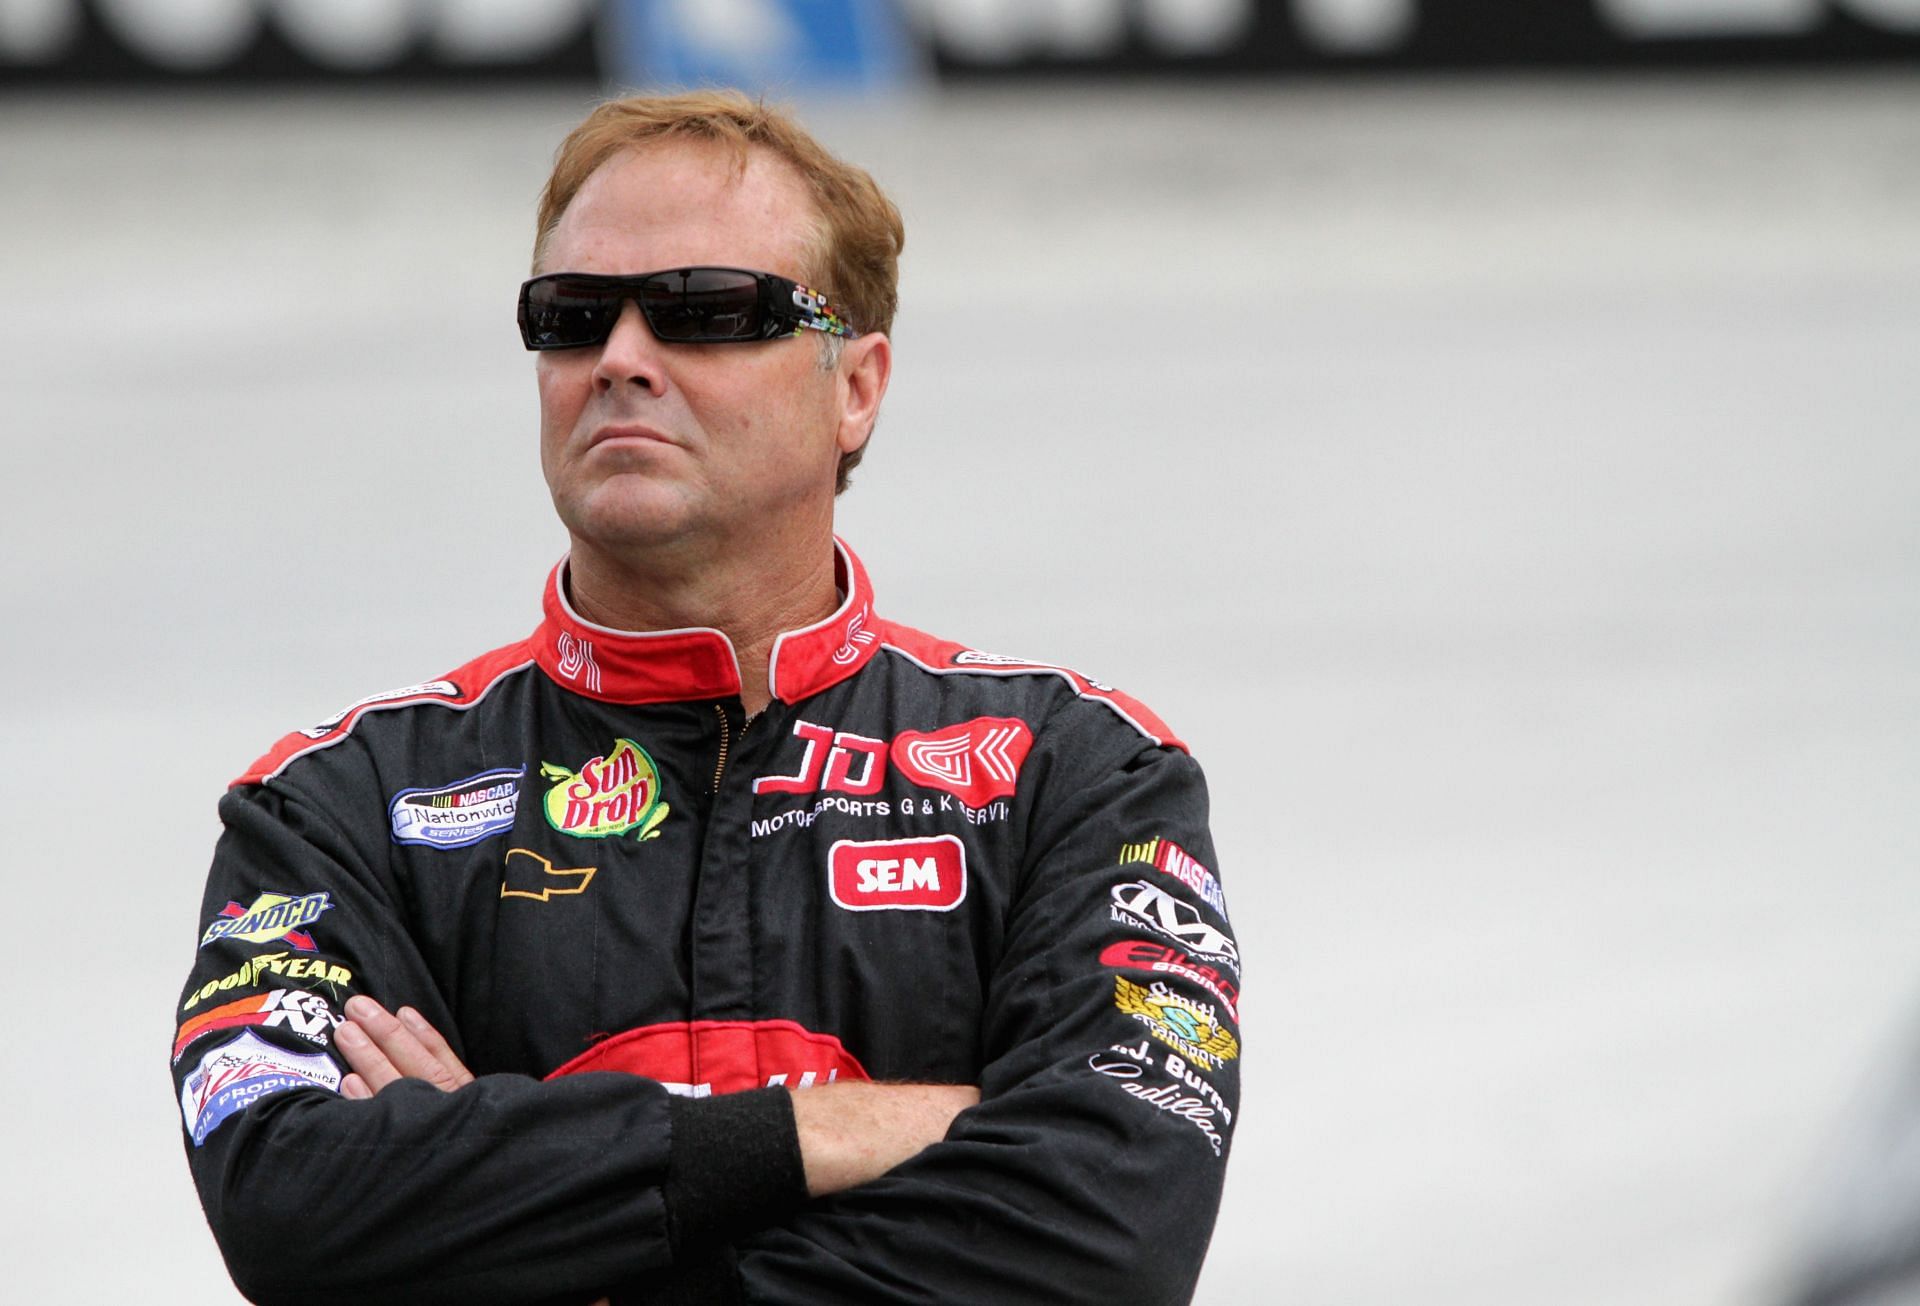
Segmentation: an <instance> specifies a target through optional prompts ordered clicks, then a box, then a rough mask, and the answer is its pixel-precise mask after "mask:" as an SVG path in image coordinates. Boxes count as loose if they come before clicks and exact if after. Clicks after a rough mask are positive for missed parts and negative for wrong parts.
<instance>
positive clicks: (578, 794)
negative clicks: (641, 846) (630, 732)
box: [540, 739, 670, 839]
mask: <svg viewBox="0 0 1920 1306" xmlns="http://www.w3.org/2000/svg"><path fill="white" fill-rule="evenodd" d="M540 774H541V775H542V776H543V777H545V778H546V779H548V780H551V781H553V782H554V784H553V788H551V789H549V790H547V796H546V798H545V799H544V800H543V802H542V804H541V806H542V808H543V809H544V810H545V812H546V814H547V824H549V825H551V826H552V827H553V828H554V829H556V830H558V831H559V832H560V833H561V834H570V835H572V836H573V837H574V838H576V839H611V838H614V837H616V836H618V835H623V834H626V833H628V832H629V831H632V832H633V837H634V838H636V839H652V838H654V837H655V836H657V835H658V834H659V833H660V823H661V822H662V821H664V820H666V819H667V813H668V811H669V810H670V809H669V808H668V807H667V805H666V804H665V803H663V802H661V801H660V772H659V770H658V769H657V768H655V766H654V764H653V759H652V758H651V757H648V756H647V750H646V749H644V748H642V747H640V745H638V744H636V743H634V742H633V741H632V740H631V739H616V740H614V741H613V747H612V748H611V749H609V750H608V751H607V753H606V754H605V756H602V757H596V758H594V759H593V760H592V761H591V762H588V763H586V764H585V765H584V766H582V767H581V768H580V769H579V770H577V771H569V770H567V769H566V768H565V767H563V766H555V765H553V764H552V763H551V762H543V763H541V764H540Z"/></svg>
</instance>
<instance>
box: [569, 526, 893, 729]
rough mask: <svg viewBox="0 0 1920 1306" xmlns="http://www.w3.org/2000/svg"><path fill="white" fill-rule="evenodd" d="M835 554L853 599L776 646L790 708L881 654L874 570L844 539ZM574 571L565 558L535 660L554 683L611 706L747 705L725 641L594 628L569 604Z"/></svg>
mask: <svg viewBox="0 0 1920 1306" xmlns="http://www.w3.org/2000/svg"><path fill="white" fill-rule="evenodd" d="M833 549H834V583H835V584H836V585H838V586H839V589H840V592H841V593H842V594H843V595H845V598H843V599H842V600H841V603H840V606H839V607H838V608H835V609H834V611H833V613H832V615H830V616H828V617H826V618H824V619H822V620H820V621H817V622H815V623H814V624H813V625H811V626H802V627H801V628H800V629H799V630H789V631H786V632H785V633H783V634H782V635H781V636H780V637H779V638H778V639H776V640H774V642H773V655H772V657H771V658H770V659H769V666H768V668H767V674H768V687H769V689H770V690H771V691H772V694H773V696H774V697H775V698H777V699H779V700H780V701H781V702H783V703H797V702H799V701H800V700H801V699H803V698H807V697H809V696H810V695H813V694H817V693H819V692H820V691H821V690H823V689H825V688H827V687H828V686H830V685H836V684H838V683H839V682H841V681H842V680H845V679H846V678H847V677H848V676H851V675H852V674H853V673H854V672H856V671H858V670H859V669H860V668H861V667H862V666H864V665H865V664H866V661H867V659H868V658H870V657H872V656H873V654H874V651H875V649H877V648H878V647H879V640H878V638H877V637H876V635H875V633H874V631H873V630H872V629H871V627H872V626H873V625H874V616H873V585H872V583H871V582H870V581H868V579H867V569H866V568H865V567H862V566H861V565H860V559H858V558H856V557H854V556H853V550H851V549H849V548H848V547H847V546H846V544H845V543H844V542H843V541H841V540H840V539H839V538H838V537H835V539H834V542H833ZM566 570H567V560H566V559H565V558H562V559H561V560H560V561H559V562H558V563H557V564H556V565H555V566H554V569H553V574H552V575H551V576H549V577H548V578H547V592H546V597H545V599H544V601H543V603H542V606H543V608H544V609H545V611H546V619H545V620H544V621H542V622H541V623H540V628H539V629H538V630H536V631H534V632H533V638H532V644H533V655H534V659H535V660H536V661H538V662H539V664H540V669H541V670H542V671H545V672H546V673H547V675H549V676H550V677H552V678H553V679H554V680H556V681H558V682H559V683H560V684H562V685H564V686H566V687H567V688H568V689H570V690H572V691H573V692H574V693H576V694H582V695H585V696H586V697H588V698H597V699H599V700H601V701H602V702H606V703H672V702H680V701H684V700H687V699H700V698H734V697H738V696H739V693H740V662H739V659H738V658H737V657H736V656H735V654H734V651H733V643H732V641H730V640H729V639H728V638H727V637H726V636H725V635H724V634H722V633H721V632H719V631H717V630H714V629H713V628H711V627H708V626H695V627H690V628H688V629H685V630H656V631H631V630H612V629H609V628H608V627H606V626H596V625H594V624H593V623H592V622H590V621H588V620H586V619H585V618H583V617H582V616H581V615H580V614H579V613H577V612H575V611H574V610H573V605H572V604H570V603H568V602H567V592H566Z"/></svg>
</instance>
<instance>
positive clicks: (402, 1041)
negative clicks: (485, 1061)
mask: <svg viewBox="0 0 1920 1306" xmlns="http://www.w3.org/2000/svg"><path fill="white" fill-rule="evenodd" d="M347 1016H348V1017H349V1019H347V1020H346V1021H344V1022H342V1023H341V1025H340V1028H339V1029H338V1030H336V1031H335V1032H334V1036H333V1039H334V1043H335V1044H336V1045H337V1046H338V1047H339V1049H340V1052H341V1054H342V1055H343V1056H345V1057H346V1059H347V1064H348V1065H350V1066H352V1067H353V1073H351V1074H349V1075H348V1076H347V1077H346V1079H345V1080H343V1081H342V1082H341V1084H340V1095H341V1096H342V1097H350V1098H369V1097H372V1096H373V1095H374V1094H375V1093H378V1092H379V1091H380V1090H381V1089H383V1088H385V1087H386V1086H387V1085H388V1084H391V1083H394V1082H395V1081H396V1080H401V1079H424V1080H425V1081H426V1082H427V1083H429V1084H432V1085H433V1086H434V1087H436V1088H438V1089H441V1090H442V1091H443V1092H448V1093H451V1092H453V1091H454V1090H455V1089H457V1088H460V1087H461V1086H462V1085H465V1084H471V1083H472V1082H473V1072H472V1071H470V1070H468V1069H467V1068H466V1067H465V1066H464V1065H462V1064H461V1062H460V1058H459V1057H457V1056H455V1055H454V1054H453V1049H452V1048H451V1047H449V1046H448V1045H447V1040H446V1039H445V1038H443V1037H441V1034H440V1031H439V1030H437V1029H435V1028H434V1027H433V1026H432V1025H430V1024H428V1023H427V1020H426V1017H424V1016H422V1015H421V1014H420V1013H419V1012H417V1011H415V1010H414V1009H413V1008H412V1007H402V1008H400V1011H399V1014H397V1015H395V1014H392V1013H390V1012H388V1011H387V1009H386V1008H385V1007H383V1006H381V1005H380V1004H379V1003H378V1002H375V1001H374V1000H373V999H372V998H369V997H366V996H365V995H359V996H356V997H353V998H351V999H349V1000H348V1002H347ZM979 1100H980V1090H979V1089H977V1088H974V1087H972V1086H971V1085H967V1084H868V1083H862V1082H860V1081H857V1080H850V1081H846V1082H842V1083H835V1084H822V1085H819V1086H817V1087H814V1088H807V1089H800V1090H797V1091H796V1092H795V1093H794V1095H793V1118H794V1124H795V1125H796V1126H797V1128H798V1130H799V1134H800V1160H801V1164H802V1165H803V1166H804V1167H805V1169H806V1174H807V1193H808V1195H809V1196H812V1197H820V1196H823V1195H825V1194H827V1193H837V1192H840V1191H841V1190H842V1189H846V1188H855V1187H858V1186H859V1185H861V1184H864V1183H866V1182H867V1181H869V1180H872V1179H878V1178H879V1177H880V1176H881V1175H883V1174H885V1173H886V1172H887V1171H889V1170H891V1169H893V1167H895V1166H896V1165H899V1164H900V1163H901V1162H902V1161H905V1160H906V1159H907V1158H908V1157H910V1156H912V1155H914V1154H915V1153H916V1152H918V1151H920V1150H921V1149H922V1148H925V1147H928V1146H931V1145H932V1144H934V1143H937V1142H939V1141H940V1140H941V1139H942V1138H945V1137H946V1135H947V1127H948V1126H949V1125H951V1124H952V1123H953V1118H954V1117H955V1116H957V1115H959V1114H960V1113H961V1112H962V1111H964V1110H966V1109H967V1108H968V1107H970V1106H972V1105H974V1104H975V1103H977V1102H978V1101H979Z"/></svg>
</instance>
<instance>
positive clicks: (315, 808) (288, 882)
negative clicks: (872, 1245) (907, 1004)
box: [172, 780, 805, 1303]
mask: <svg viewBox="0 0 1920 1306" xmlns="http://www.w3.org/2000/svg"><path fill="white" fill-rule="evenodd" d="M326 806H327V804H324V803H322V802H320V801H317V800H316V799H315V798H314V797H313V796H312V795H310V794H306V793H303V792H302V791H301V790H300V789H298V788H297V787H293V786H289V785H287V784H286V783H284V782H283V781H280V780H276V781H274V782H273V783H271V784H270V785H267V786H247V787H242V788H238V789H235V790H233V791H231V792H229V793H228V794H227V796H226V797H225V798H224V799H223V800H222V802H221V808H220V812H221V817H222V820H223V821H224V823H225V827H226V828H225V833H224V834H223V836H222V838H221V840H220V843H219V845H218V848H217V850H216V853H215V856H214V862H213V868H212V871H211V872H210V874H209V877H208V883H207V891H206V897H205V900H204V903H203V907H204V913H203V916H202V918H201V920H202V933H201V935H200V938H199V940H198V941H197V947H196V951H195V956H194V964H193V968H192V971H191V974H190V977H189V979H188V981H187V986H186V989H185V992H184V993H183V995H182V1006H181V1009H180V1011H179V1013H178V1015H177V1020H178V1027H177V1029H176V1030H175V1034H174V1044H173V1048H172V1055H173V1070H174V1089H175V1092H176V1094H177V1096H178V1099H179V1104H180V1109H181V1116H182V1120H183V1123H184V1125H185V1131H186V1139H185V1142H186V1152H187V1157H188V1161H189V1164H190V1166H191V1168H192V1171H193V1178H194V1182H195V1184H196V1186H197V1187H198V1189H199V1193H200V1200H201V1203H202V1205H203V1206H204V1207H205V1210H206V1215H207V1219H208V1222H209V1223H210V1224H211V1226H212V1228H213V1232H214V1236H215V1238H216V1240H217V1241H218V1243H219V1245H220V1249H221V1251H222V1253H223V1254H224V1256H225V1257H226V1261H227V1266H228V1269H229V1270H230V1272H231V1273H232V1274H233V1277H234V1281H235V1283H236V1284H237V1285H238V1286H239V1288H240V1289H241V1291H242V1292H243V1293H245V1294H246V1295H247V1296H248V1297H249V1298H251V1299H252V1300H255V1301H259V1302H289V1303H305V1302H337V1301H355V1302H368V1303H379V1302H463V1303H486V1302H529V1301H541V1300H554V1301H569V1300H572V1301H586V1300H588V1299H589V1298H591V1297H595V1296H598V1295H599V1291H600V1290H602V1289H604V1288H605V1287H606V1286H607V1285H610V1284H614V1283H619V1282H623V1281H627V1282H631V1281H645V1280H646V1279H648V1278H658V1277H660V1276H662V1275H663V1274H665V1273H668V1272H670V1271H671V1270H672V1268H673V1267H675V1266H679V1265H685V1264H690V1263H693V1262H696V1261H698V1260H699V1259H700V1258H701V1257H702V1256H704V1255H707V1254H710V1250H711V1246H712V1245H713V1244H714V1243H715V1242H720V1241H724V1240H726V1239H728V1238H732V1237H737V1236H739V1235H741V1234H744V1233H747V1232H750V1231H752V1230H755V1229H758V1228H761V1227H764V1226H765V1225H767V1224H768V1223H769V1222H771V1221H773V1220H775V1219H777V1218H779V1217H780V1216H782V1215H784V1214H786V1213H788V1212H790V1211H791V1210H792V1209H794V1208H795V1207H796V1206H797V1205H798V1203H799V1202H800V1201H802V1200H803V1199H804V1197H805V1182H804V1176H803V1174H802V1171H801V1168H800V1158H799V1147H798V1141H797V1138H796V1136H795V1133H794V1126H793V1116H792V1105H791V1099H790V1098H789V1097H788V1095H787V1094H786V1093H785V1092H784V1091H783V1090H779V1089H775V1090H770V1091H764V1092H760V1093H750V1094H740V1095H736V1096H734V1097H730V1098H714V1099H707V1100H702V1101H690V1100H684V1099H679V1098H670V1097H669V1095H668V1094H667V1092H666V1091H665V1089H663V1088H662V1087H661V1086H660V1085H659V1084H657V1083H655V1082H653V1081H650V1080H645V1079H640V1078H637V1077H634V1076H631V1075H624V1074H611V1073H601V1074H582V1075H575V1076H567V1077H563V1078H561V1079H558V1080H555V1081H552V1082H544V1081H539V1080H535V1079H532V1078H530V1077H527V1076H521V1075H510V1074H494V1075H483V1076H481V1077H480V1078H479V1079H477V1080H476V1081H475V1082H474V1083H472V1084H469V1085H467V1086H465V1087H463V1088H461V1089H460V1090H459V1091H457V1092H453V1093H444V1092H441V1091H439V1090H438V1089H435V1088H432V1087H430V1086H428V1085H427V1084H424V1083H421V1082H419V1081H413V1080H405V1081H401V1082H399V1083H396V1084H393V1085H391V1086H389V1087H388V1088H386V1089H385V1090H383V1091H382V1092H380V1093H379V1094H378V1095H377V1096H375V1097H373V1098H372V1099H369V1100H361V1101H354V1100H350V1099H347V1098H343V1097H341V1096H340V1095H339V1093H338V1089H339V1085H340V1082H341V1080H342V1078H343V1077H344V1075H345V1073H346V1069H347V1067H346V1063H345V1060H344V1058H343V1057H341V1056H340V1055H339V1054H338V1053H337V1050H336V1049H335V1047H334V1046H333V1040H332V1032H333V1029H334V1027H335V1026H337V1025H338V1024H339V1023H340V1020H341V1015H340V1009H341V1005H342V1004H343V1003H344V1002H345V1000H346V998H347V997H349V996H351V995H352V994H354V993H365V994H367V995H369V996H371V997H374V998H377V999H379V1000H380V1001H381V1002H383V1003H385V1004H386V1005H387V1006H388V1007H389V1008H390V1009H395V1008H398V1007H399V1006H400V1005H402V1004H410V1005H412V1006H414V1007H416V1008H418V1009H419V1010H420V1012H421V1013H422V1014H423V1015H424V1016H426V1018H427V1019H428V1020H429V1021H430V1022H432V1023H433V1024H434V1025H435V1027H436V1028H438V1029H440V1030H441V1031H442V1032H444V1033H446V1034H447V1035H448V1038H449V1041H450V1042H451V1043H452V1044H453V1046H454V1049H455V1051H456V1052H460V1051H461V1046H460V1037H459V1031H458V1029H457V1027H456V1024H455V1022H454V1020H453V1016H452V1013H451V1011H449V1010H448V1008H447V1005H446V1003H445V1001H444V999H443V998H442V996H441V994H440V992H439V990H438V987H437V985H436V984H435V983H434V980H433V978H432V976H431V974H430V973H429V971H428V968H427V966H426V963H425V962H424V961H423V959H422V957H421V956H420V954H419V952H418V950H417V948H416V946H415V945H414V943H413V941H412V939H411V937H410V936H409V934H408V932H407V930H406V929H405V927H404V916H403V911H402V908H401V906H400V904H399V903H398V901H397V900H396V896H395V892H394V890H393V888H392V885H391V882H390V881H389V880H387V879H385V878H384V875H383V868H382V867H380V866H378V865H376V864H374V858H375V857H376V856H377V853H376V852H374V851H373V850H365V849H359V848H356V846H355V845H354V843H353V841H351V840H350V839H348V838H346V837H345V836H344V835H342V834H341V833H340V831H339V829H338V828H337V826H336V825H335V824H334V823H333V822H332V821H330V820H329V819H328V817H327V816H326V813H325V809H326ZM721 1135H724V1136H728V1137H732V1138H736V1139H738V1140H740V1142H739V1145H738V1146H736V1147H733V1148H725V1149H722V1148H715V1147H714V1146H713V1145H712V1142H711V1140H712V1139H713V1138H714V1137H716V1136H721Z"/></svg>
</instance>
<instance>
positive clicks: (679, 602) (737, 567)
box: [567, 531, 840, 716]
mask: <svg viewBox="0 0 1920 1306" xmlns="http://www.w3.org/2000/svg"><path fill="white" fill-rule="evenodd" d="M567 572H568V591H569V593H568V597H569V598H570V599H571V600H572V603H573V608H574V611H576V612H578V613H579V614H580V615H581V616H582V617H585V618H586V619H587V620H588V621H591V622H593V623H594V624H595V625H598V626H607V627H609V628H611V629H614V630H632V631H649V630H679V629H683V628H685V627H688V626H711V627H713V628H714V629H716V630H718V631H720V632H721V633H722V634H724V635H726V637H727V639H728V640H729V641H730V642H731V643H732V644H733V651H734V655H735V657H737V658H738V659H739V663H740V700H741V702H742V704H743V705H744V706H745V708H746V711H747V714H748V715H749V716H752V715H753V714H754V713H757V712H759V711H760V709H762V708H764V707H765V706H766V705H767V703H768V701H769V699H770V698H771V697H772V695H771V694H770V693H769V687H768V683H767V676H768V660H769V658H770V657H771V656H772V653H773V643H774V641H775V640H776V639H778V638H779V637H780V635H781V633H782V632H784V631H788V630H793V629H795V628H797V627H800V626H810V625H812V624H813V623H814V622H816V621H819V620H820V619H821V618H823V617H825V616H827V615H828V614H829V613H831V612H832V611H833V610H834V608H835V607H837V606H838V605H839V602H840V598H839V593H838V591H837V590H836V588H835V586H834V550H833V539H832V535H831V533H830V531H829V533H827V534H825V535H824V536H822V537H821V538H820V539H819V541H818V542H817V543H814V544H808V545H805V546H796V547H791V548H777V549H771V550H763V551H760V552H756V553H747V552H742V551H739V550H735V549H731V548H727V549H720V548H711V549H700V550H694V549H680V550H673V551H663V552H649V553H647V554H645V555H640V554H637V553H612V552H609V551H606V550H603V549H600V548H598V547H597V546H595V545H593V544H590V543H588V542H586V541H583V540H580V539H578V538H576V539H575V540H574V542H573V552H572V555H571V558H570V560H569V562H568V565H567Z"/></svg>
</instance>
